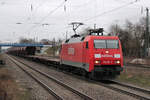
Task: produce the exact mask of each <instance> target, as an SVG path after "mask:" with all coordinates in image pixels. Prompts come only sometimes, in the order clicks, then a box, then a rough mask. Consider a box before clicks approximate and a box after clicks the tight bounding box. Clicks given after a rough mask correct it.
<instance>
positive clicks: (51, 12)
mask: <svg viewBox="0 0 150 100" xmlns="http://www.w3.org/2000/svg"><path fill="white" fill-rule="evenodd" d="M65 2H66V0H65V1H64V2H62V3H61V4H60V5H58V6H57V7H56V8H55V9H53V10H52V11H50V12H49V13H48V14H47V15H46V16H44V17H43V18H42V19H41V20H40V22H39V24H41V23H42V22H43V21H44V20H45V19H46V18H47V17H49V16H50V15H51V14H53V13H54V12H55V11H56V10H57V9H59V8H60V7H61V6H63V5H64V3H65ZM37 26H38V25H34V26H33V27H31V28H30V29H29V30H28V31H31V30H33V29H34V28H36V27H37ZM28 31H27V32H28ZM25 33H26V32H25Z"/></svg>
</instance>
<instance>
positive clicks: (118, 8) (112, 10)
mask: <svg viewBox="0 0 150 100" xmlns="http://www.w3.org/2000/svg"><path fill="white" fill-rule="evenodd" d="M136 2H137V0H135V1H132V2H130V3H127V4H125V5H123V6H119V7H117V8H114V9H111V10H108V11H105V12H103V13H100V14H98V15H96V16H94V17H91V18H88V19H86V20H85V21H89V20H92V19H93V18H96V17H99V16H103V15H105V14H108V13H112V12H114V11H117V10H120V9H121V8H124V7H127V6H129V5H132V4H134V3H136Z"/></svg>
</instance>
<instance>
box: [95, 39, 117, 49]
mask: <svg viewBox="0 0 150 100" xmlns="http://www.w3.org/2000/svg"><path fill="white" fill-rule="evenodd" d="M94 48H101V49H102V48H109V49H117V48H119V42H118V40H94Z"/></svg>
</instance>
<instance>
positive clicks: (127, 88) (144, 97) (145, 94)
mask: <svg viewBox="0 0 150 100" xmlns="http://www.w3.org/2000/svg"><path fill="white" fill-rule="evenodd" d="M48 65H51V66H55V67H58V65H56V64H55V65H52V64H48ZM64 73H65V74H69V75H71V76H73V77H76V78H78V79H82V80H85V81H87V82H91V83H93V84H97V85H101V86H104V87H106V88H109V89H112V90H114V91H117V92H119V93H123V94H126V95H129V96H132V97H134V98H137V99H140V100H150V90H146V89H143V88H139V87H135V86H131V85H127V84H125V83H120V82H117V81H105V82H100V81H94V80H90V79H86V78H83V77H81V76H78V75H75V74H72V73H70V72H64Z"/></svg>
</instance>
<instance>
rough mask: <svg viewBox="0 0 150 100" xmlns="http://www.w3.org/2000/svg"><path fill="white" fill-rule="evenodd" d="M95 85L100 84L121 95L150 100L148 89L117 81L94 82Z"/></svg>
mask: <svg viewBox="0 0 150 100" xmlns="http://www.w3.org/2000/svg"><path fill="white" fill-rule="evenodd" d="M94 83H96V84H100V85H102V86H104V87H106V88H110V89H112V90H115V91H117V92H120V93H124V94H126V95H129V96H132V97H134V98H137V99H140V100H150V91H149V90H146V89H142V88H139V87H135V86H131V85H127V84H125V83H120V82H117V81H107V82H95V81H94Z"/></svg>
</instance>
